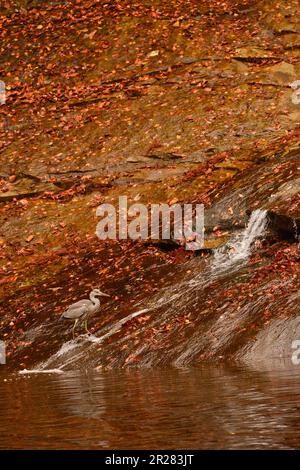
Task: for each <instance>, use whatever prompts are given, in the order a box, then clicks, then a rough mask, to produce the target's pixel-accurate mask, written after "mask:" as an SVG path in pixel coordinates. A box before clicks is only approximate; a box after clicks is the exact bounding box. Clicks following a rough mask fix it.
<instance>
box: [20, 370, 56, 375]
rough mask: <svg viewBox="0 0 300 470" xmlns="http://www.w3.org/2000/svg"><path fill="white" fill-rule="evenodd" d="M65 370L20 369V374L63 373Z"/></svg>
mask: <svg viewBox="0 0 300 470" xmlns="http://www.w3.org/2000/svg"><path fill="white" fill-rule="evenodd" d="M63 373H64V371H63V370H61V369H23V370H19V374H21V375H27V374H63Z"/></svg>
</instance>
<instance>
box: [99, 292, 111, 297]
mask: <svg viewBox="0 0 300 470" xmlns="http://www.w3.org/2000/svg"><path fill="white" fill-rule="evenodd" d="M101 295H102V296H103V297H110V295H109V294H104V292H101Z"/></svg>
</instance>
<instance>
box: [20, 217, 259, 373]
mask: <svg viewBox="0 0 300 470" xmlns="http://www.w3.org/2000/svg"><path fill="white" fill-rule="evenodd" d="M266 227H267V212H266V211H265V210H259V209H258V210H255V211H254V212H253V213H252V214H251V217H250V219H249V222H248V224H247V227H246V228H245V230H244V231H243V232H241V233H239V234H238V235H237V236H234V237H233V238H232V239H231V240H230V241H229V242H228V243H227V244H226V246H225V247H223V248H221V249H218V250H216V252H215V255H214V257H213V259H212V260H211V261H210V262H209V264H208V265H206V267H205V268H203V264H201V263H199V261H198V258H195V259H193V260H192V261H190V262H188V263H187V270H186V274H185V275H184V277H183V279H181V280H180V281H177V282H176V284H173V285H172V286H169V287H166V288H162V289H161V290H160V291H159V292H158V293H157V294H156V295H155V296H153V298H152V299H151V300H149V301H148V302H147V304H146V305H143V306H141V305H140V304H138V305H136V307H140V308H139V309H137V310H136V311H135V312H133V313H131V314H129V315H127V316H124V318H122V319H121V320H118V321H115V322H114V323H112V324H111V325H109V326H107V327H105V328H103V329H102V330H100V331H99V332H98V333H97V336H87V335H83V336H79V337H78V338H76V339H74V340H70V341H68V342H66V343H64V344H63V346H62V347H61V348H60V349H59V350H58V351H57V352H56V353H55V354H54V355H52V356H51V357H50V358H49V359H48V360H46V361H45V362H43V363H41V364H39V366H38V368H36V369H34V371H33V372H36V371H39V370H40V371H44V370H52V371H57V370H58V371H61V370H63V369H65V368H70V367H71V368H72V367H74V366H77V365H81V364H83V363H86V362H85V361H87V364H86V366H91V365H92V364H93V361H91V363H90V364H89V362H88V361H90V357H98V355H99V347H100V345H101V349H102V347H104V348H105V346H103V345H105V344H106V341H107V340H109V339H110V338H112V337H114V338H115V335H117V334H118V335H120V331H121V330H122V327H124V326H125V325H126V323H128V322H129V321H130V320H133V319H135V318H138V317H139V316H142V315H144V314H145V313H147V315H148V314H150V315H152V321H151V324H150V325H148V327H150V328H152V329H153V328H156V327H159V326H160V325H161V324H163V323H164V322H165V324H167V323H168V321H169V318H170V317H174V315H179V314H180V315H182V314H185V313H187V312H190V311H195V309H197V306H198V305H199V309H200V308H201V304H202V303H203V302H204V301H205V300H206V298H205V296H206V297H207V296H210V295H211V292H212V289H211V287H210V286H211V285H212V283H215V282H219V281H220V280H222V282H225V283H226V277H230V278H232V276H236V275H237V274H238V273H239V272H240V270H241V269H242V268H243V266H245V265H246V264H247V260H248V258H249V256H250V254H251V250H252V249H253V246H254V245H255V241H256V240H257V239H258V238H260V237H262V236H263V235H264V233H265V230H266ZM200 264H201V266H200ZM215 322H216V325H217V327H218V330H219V329H220V322H222V317H221V319H220V318H218V319H217V318H216V320H215ZM125 339H126V340H128V336H126V338H125V337H124V338H123V339H121V340H120V339H119V340H118V341H119V342H121V344H122V341H123V342H124V341H125ZM200 343H201V341H200V340H199V338H195V340H194V342H193V341H192V340H191V341H190V342H189V344H188V345H187V346H186V347H185V349H184V350H182V349H181V351H180V352H179V351H178V355H177V357H173V358H172V362H173V363H174V364H178V365H181V364H182V363H185V362H186V361H188V358H189V357H190V356H193V354H195V352H196V351H197V350H198V348H199V344H200ZM110 347H111V345H110ZM144 349H145V347H144V345H139V347H137V348H136V356H138V355H139V354H140V353H141V352H143V351H144ZM171 355H173V356H174V354H173V353H172V354H170V356H171ZM87 358H88V359H87ZM116 362H117V360H115V363H116ZM27 372H29V371H27Z"/></svg>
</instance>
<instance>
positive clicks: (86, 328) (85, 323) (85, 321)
mask: <svg viewBox="0 0 300 470" xmlns="http://www.w3.org/2000/svg"><path fill="white" fill-rule="evenodd" d="M84 327H85V331H86V332H87V333H90V331H89V330H88V326H87V318H86V319H85V320H84Z"/></svg>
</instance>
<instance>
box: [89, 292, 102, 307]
mask: <svg viewBox="0 0 300 470" xmlns="http://www.w3.org/2000/svg"><path fill="white" fill-rule="evenodd" d="M90 299H91V301H92V302H93V304H94V305H95V307H99V305H100V300H99V299H98V298H97V297H96V296H95V294H94V293H93V292H91V294H90Z"/></svg>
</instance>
